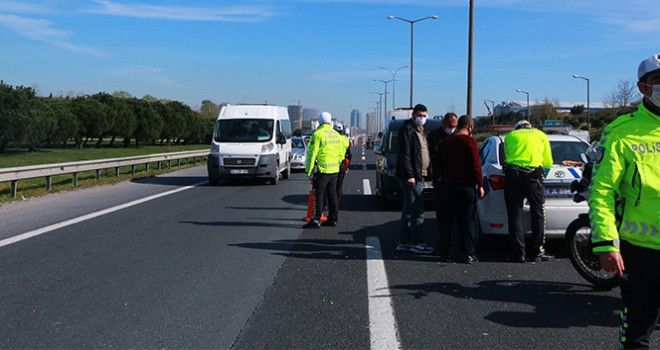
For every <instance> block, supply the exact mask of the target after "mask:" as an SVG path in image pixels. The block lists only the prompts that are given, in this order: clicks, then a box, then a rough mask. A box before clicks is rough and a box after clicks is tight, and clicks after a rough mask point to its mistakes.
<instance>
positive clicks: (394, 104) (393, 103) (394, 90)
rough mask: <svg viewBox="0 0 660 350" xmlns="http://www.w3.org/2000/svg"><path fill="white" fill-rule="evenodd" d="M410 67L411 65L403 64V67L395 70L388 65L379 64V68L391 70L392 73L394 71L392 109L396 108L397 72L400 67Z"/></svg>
mask: <svg viewBox="0 0 660 350" xmlns="http://www.w3.org/2000/svg"><path fill="white" fill-rule="evenodd" d="M408 67H410V66H408V65H405V66H401V67H399V68H397V69H395V70H394V71H392V70H391V69H389V68H387V67H383V66H378V69H386V70H388V71H390V73H392V110H395V109H396V73H397V72H398V71H399V70H400V69H403V68H408ZM386 107H387V106H386Z"/></svg>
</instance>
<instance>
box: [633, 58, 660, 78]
mask: <svg viewBox="0 0 660 350" xmlns="http://www.w3.org/2000/svg"><path fill="white" fill-rule="evenodd" d="M649 73H653V74H660V53H657V54H655V55H653V56H649V57H647V58H646V59H645V60H643V61H642V62H641V63H640V64H639V68H638V69H637V80H642V78H643V77H644V76H645V75H647V74H649Z"/></svg>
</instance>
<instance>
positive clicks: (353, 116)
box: [351, 109, 362, 129]
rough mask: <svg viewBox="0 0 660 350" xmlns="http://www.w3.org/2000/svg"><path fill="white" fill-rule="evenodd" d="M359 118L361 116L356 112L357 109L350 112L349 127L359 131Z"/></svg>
mask: <svg viewBox="0 0 660 350" xmlns="http://www.w3.org/2000/svg"><path fill="white" fill-rule="evenodd" d="M361 117H362V116H361V114H360V111H359V110H357V109H354V110H352V111H351V127H356V128H358V129H359V128H360V119H362V118H361Z"/></svg>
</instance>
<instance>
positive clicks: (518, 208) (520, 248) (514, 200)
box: [504, 169, 545, 257]
mask: <svg viewBox="0 0 660 350" xmlns="http://www.w3.org/2000/svg"><path fill="white" fill-rule="evenodd" d="M504 174H505V176H506V186H505V187H504V201H505V203H506V211H507V217H508V223H509V238H510V240H511V249H512V253H513V256H514V257H525V255H526V254H525V253H529V254H527V255H528V256H536V255H537V254H539V253H541V252H543V243H544V242H545V192H544V191H545V188H544V186H543V178H542V175H538V174H537V173H536V172H532V173H526V172H522V171H518V170H513V169H506V170H505V171H504ZM540 176H541V177H540ZM539 177H540V178H539ZM525 198H526V199H527V200H528V201H529V209H530V212H531V216H532V239H531V241H530V243H531V245H532V246H531V247H529V249H527V252H526V251H525V250H526V249H525V232H524V231H523V224H522V212H523V201H524V200H525Z"/></svg>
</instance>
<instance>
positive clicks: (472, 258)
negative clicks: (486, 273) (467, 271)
mask: <svg viewBox="0 0 660 350" xmlns="http://www.w3.org/2000/svg"><path fill="white" fill-rule="evenodd" d="M478 262H479V258H478V257H477V256H476V255H468V257H467V258H466V259H465V263H466V264H476V263H478Z"/></svg>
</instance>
